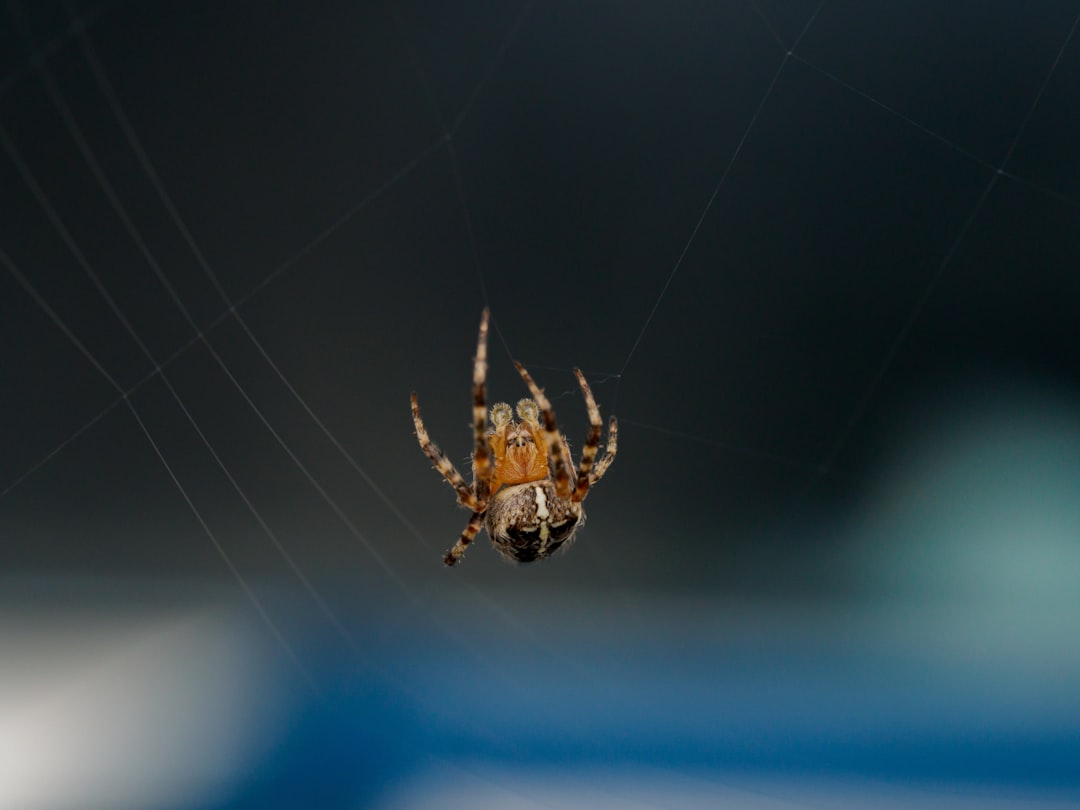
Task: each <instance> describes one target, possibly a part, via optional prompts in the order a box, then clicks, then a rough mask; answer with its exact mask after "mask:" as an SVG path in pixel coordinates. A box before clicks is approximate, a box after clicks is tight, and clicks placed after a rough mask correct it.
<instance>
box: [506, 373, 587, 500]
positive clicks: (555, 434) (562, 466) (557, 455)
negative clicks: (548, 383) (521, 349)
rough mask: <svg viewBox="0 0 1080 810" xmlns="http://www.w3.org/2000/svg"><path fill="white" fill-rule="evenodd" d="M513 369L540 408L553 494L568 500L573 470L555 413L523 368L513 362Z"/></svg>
mask: <svg viewBox="0 0 1080 810" xmlns="http://www.w3.org/2000/svg"><path fill="white" fill-rule="evenodd" d="M514 367H515V368H516V369H517V370H518V374H520V375H521V379H523V380H524V381H525V385H527V386H529V392H530V393H531V394H532V395H533V399H535V400H536V404H537V406H538V407H539V408H540V420H541V429H542V430H543V432H544V443H545V444H546V445H547V458H548V464H549V465H550V466H551V468H552V477H553V478H554V480H555V493H556V494H557V495H558V496H559V497H560V498H569V497H570V493H571V492H573V490H572V489H571V488H570V471H571V470H573V468H574V465H573V462H572V461H571V460H570V459H569V455H570V451H569V450H568V449H567V447H566V442H565V441H563V437H562V434H560V433H559V426H558V424H557V423H556V421H555V411H553V410H552V409H551V402H549V401H548V398H547V397H545V396H544V392H543V391H541V390H540V386H538V385H537V384H536V382H535V381H534V380H533V378H532V377H531V376H530V375H529V372H528V371H526V370H525V366H523V365H521V363H519V362H517V361H516V360H515V361H514Z"/></svg>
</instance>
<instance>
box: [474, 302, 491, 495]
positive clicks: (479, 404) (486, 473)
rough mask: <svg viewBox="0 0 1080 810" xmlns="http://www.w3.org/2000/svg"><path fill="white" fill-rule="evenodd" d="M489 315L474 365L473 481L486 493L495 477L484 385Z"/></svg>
mask: <svg viewBox="0 0 1080 810" xmlns="http://www.w3.org/2000/svg"><path fill="white" fill-rule="evenodd" d="M488 314H489V313H488V310H487V307H485V308H484V311H483V313H482V314H481V315H480V334H479V336H478V337H477V339H476V360H475V361H474V363H473V434H474V438H475V446H474V449H473V480H474V481H475V482H478V483H479V482H483V484H484V486H483V487H482V489H484V490H485V491H486V489H487V484H488V483H489V482H490V481H491V479H492V477H493V476H494V475H495V469H494V467H493V466H492V464H491V448H490V446H489V445H488V436H487V405H486V403H485V399H486V396H485V385H484V383H485V380H486V379H487V337H488ZM476 489H477V490H479V489H481V487H479V486H477V487H476Z"/></svg>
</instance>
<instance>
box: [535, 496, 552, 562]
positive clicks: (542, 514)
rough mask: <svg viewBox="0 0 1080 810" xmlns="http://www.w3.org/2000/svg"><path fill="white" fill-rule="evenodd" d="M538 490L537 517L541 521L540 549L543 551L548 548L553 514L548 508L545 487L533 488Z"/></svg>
mask: <svg viewBox="0 0 1080 810" xmlns="http://www.w3.org/2000/svg"><path fill="white" fill-rule="evenodd" d="M533 489H535V490H536V517H537V518H538V519H539V520H540V541H541V543H542V545H541V546H540V549H541V550H543V549H544V547H545V546H547V541H548V537H549V536H550V534H551V532H550V530H549V529H548V522H547V521H548V518H549V517H550V516H551V513H550V512H548V508H547V495H545V494H544V488H543V487H533Z"/></svg>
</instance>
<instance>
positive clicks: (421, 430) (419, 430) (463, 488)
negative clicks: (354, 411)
mask: <svg viewBox="0 0 1080 810" xmlns="http://www.w3.org/2000/svg"><path fill="white" fill-rule="evenodd" d="M412 418H413V425H414V426H415V427H416V439H417V441H419V442H420V449H421V450H423V451H424V455H425V456H427V457H428V458H429V459H431V461H432V463H434V465H435V469H437V470H438V471H439V472H440V473H442V477H443V478H445V479H446V480H447V481H448V482H449V483H450V486H452V487H453V488H454V489H455V490H456V491H457V495H458V500H459V501H460V502H461V503H462V504H464V505H465V506H467V507H468V508H469V509H473V510H476V509H480V508H481V503H480V500H479V499H478V498H477V497H476V493H474V492H473V489H472V487H470V486H469V485H468V484H466V483H465V479H464V478H462V477H461V473H459V472H458V471H457V468H455V467H454V465H453V463H451V461H450V459H448V458H447V457H446V455H445V454H444V453H443V451H442V450H440V449H439V446H438V445H437V444H435V442H433V441H432V440H431V437H430V436H429V435H428V432H427V428H425V427H424V420H423V419H421V418H420V404H419V402H418V401H417V398H416V392H415V391H414V392H413V395H412Z"/></svg>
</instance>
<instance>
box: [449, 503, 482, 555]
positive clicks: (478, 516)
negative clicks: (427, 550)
mask: <svg viewBox="0 0 1080 810" xmlns="http://www.w3.org/2000/svg"><path fill="white" fill-rule="evenodd" d="M483 525H484V513H483V512H473V513H472V517H470V518H469V522H468V524H467V525H466V526H465V531H463V532H462V533H461V537H459V538H458V541H457V542H456V543H454V547H453V548H452V549H450V550H449V551H448V552H446V556H445V557H443V562H444V563H446V564H447V565H457V564H458V563H459V562H460V561H461V558H462V556H464V554H465V549H466V548H468V547H469V543H471V542H472V541H473V538H474V537H476V534H477V532H479V531H480V527H481V526H483Z"/></svg>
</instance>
